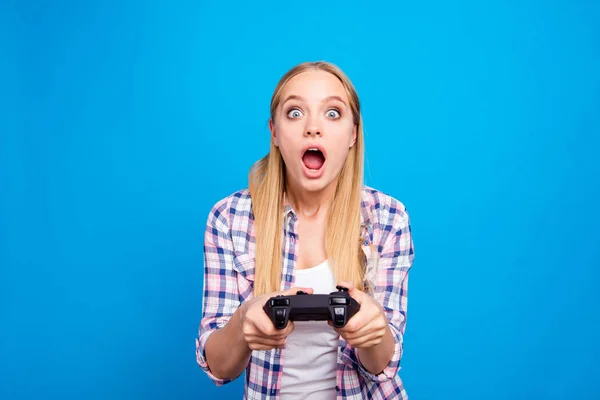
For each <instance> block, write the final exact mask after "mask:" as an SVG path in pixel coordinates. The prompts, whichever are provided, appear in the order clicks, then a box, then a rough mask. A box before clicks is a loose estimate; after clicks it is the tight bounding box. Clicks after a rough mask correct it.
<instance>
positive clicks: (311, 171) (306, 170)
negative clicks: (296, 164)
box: [300, 143, 327, 179]
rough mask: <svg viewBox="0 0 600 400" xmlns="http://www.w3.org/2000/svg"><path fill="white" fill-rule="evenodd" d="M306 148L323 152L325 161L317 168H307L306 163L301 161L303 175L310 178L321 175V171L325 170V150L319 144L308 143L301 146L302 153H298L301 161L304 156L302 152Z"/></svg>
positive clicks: (305, 150)
mask: <svg viewBox="0 0 600 400" xmlns="http://www.w3.org/2000/svg"><path fill="white" fill-rule="evenodd" d="M308 149H317V150H319V151H320V152H321V153H323V157H324V158H325V161H324V162H323V165H322V166H321V168H319V169H318V170H314V169H310V168H307V167H306V165H304V163H303V162H302V170H303V171H304V175H305V176H306V177H307V178H311V179H317V178H320V177H321V176H322V175H323V173H324V172H325V165H326V164H327V152H326V151H325V148H324V147H323V146H321V145H320V144H318V143H309V144H307V145H306V146H304V147H303V148H302V153H301V154H300V160H301V161H302V157H304V153H306V152H307V151H308Z"/></svg>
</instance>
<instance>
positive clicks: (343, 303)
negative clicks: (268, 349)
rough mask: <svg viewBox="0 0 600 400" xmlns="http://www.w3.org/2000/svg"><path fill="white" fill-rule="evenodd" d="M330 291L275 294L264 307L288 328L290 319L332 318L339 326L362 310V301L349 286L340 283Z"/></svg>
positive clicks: (278, 324) (277, 324)
mask: <svg viewBox="0 0 600 400" xmlns="http://www.w3.org/2000/svg"><path fill="white" fill-rule="evenodd" d="M336 289H337V290H338V291H337V292H331V293H330V294H307V293H305V292H302V291H298V292H297V293H296V294H295V295H292V296H284V295H279V296H275V297H271V298H270V299H269V300H268V301H267V302H266V303H265V305H264V307H263V309H264V310H265V312H266V313H267V315H268V316H269V318H270V319H271V321H273V325H274V326H275V328H276V329H284V328H285V327H286V326H287V323H288V321H332V323H333V326H335V327H336V328H343V327H344V326H346V324H347V323H348V321H349V320H350V318H352V317H353V316H354V314H356V313H357V312H358V310H360V304H358V303H357V302H356V300H354V299H353V298H352V297H350V295H349V294H348V289H346V288H345V287H342V286H336Z"/></svg>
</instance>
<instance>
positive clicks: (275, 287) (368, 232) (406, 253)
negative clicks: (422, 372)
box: [196, 62, 413, 400]
mask: <svg viewBox="0 0 600 400" xmlns="http://www.w3.org/2000/svg"><path fill="white" fill-rule="evenodd" d="M269 127H270V131H271V138H270V141H271V146H270V151H269V154H268V155H266V156H265V157H264V158H263V159H261V160H260V161H259V162H258V163H257V164H256V165H255V166H253V168H252V169H251V171H250V176H249V189H245V190H241V191H238V192H236V193H234V194H232V195H230V196H228V197H227V198H225V199H223V200H221V201H219V202H218V203H217V204H216V205H215V206H214V208H213V209H212V210H211V212H210V215H209V218H208V222H207V228H206V236H205V267H204V274H205V275H204V297H203V317H202V321H201V324H200V329H199V336H198V338H197V340H196V357H197V361H198V363H199V365H200V366H201V367H202V369H204V370H205V371H206V372H207V373H208V375H209V376H210V378H211V379H212V380H213V381H214V382H215V383H216V384H217V385H222V384H225V383H227V382H230V381H231V380H233V379H235V378H237V377H238V376H240V375H241V374H242V373H243V372H244V370H245V371H246V385H245V395H244V398H248V399H259V398H260V399H263V398H272V399H278V398H281V399H300V398H302V399H334V398H338V399H363V398H372V399H388V400H389V399H406V398H407V396H406V392H405V390H404V387H403V384H402V381H401V379H400V378H399V376H398V371H399V369H400V366H399V365H400V359H401V356H402V348H403V342H402V338H403V334H404V326H405V317H406V304H407V300H406V299H407V297H406V296H407V283H408V271H409V269H410V268H411V265H412V261H413V243H412V237H411V230H410V224H409V219H408V215H407V213H406V210H405V208H404V206H403V205H402V204H401V203H400V202H399V201H397V200H395V199H394V198H392V197H390V196H388V195H385V194H383V193H381V192H380V191H377V190H375V189H372V188H369V187H366V186H364V185H363V146H364V144H363V143H364V141H363V132H362V118H361V113H360V103H359V99H358V96H357V94H356V91H355V89H354V87H353V85H352V83H351V82H350V80H349V79H348V78H347V76H346V75H345V74H344V73H343V72H342V71H341V70H340V69H339V68H338V67H336V66H335V65H332V64H329V63H325V62H317V63H303V64H300V65H298V66H296V67H294V68H292V69H291V70H290V71H288V72H287V73H286V74H285V75H284V76H283V77H282V78H281V80H280V82H279V83H278V85H277V87H276V89H275V92H274V94H273V97H272V101H271V118H270V122H269ZM338 284H339V285H342V286H345V287H347V288H349V294H350V296H352V297H353V298H354V299H356V300H357V302H358V303H359V304H360V310H359V311H358V313H357V314H355V315H354V316H353V317H352V318H351V319H350V320H349V321H348V323H347V325H346V326H345V327H344V328H340V329H337V328H334V327H333V325H332V324H331V323H330V322H324V321H307V322H295V323H293V322H290V323H289V324H288V325H287V327H286V328H285V329H283V330H277V329H275V328H274V326H273V323H272V322H271V320H270V319H269V318H268V316H267V315H266V313H265V311H264V310H263V305H264V304H265V303H266V301H267V300H268V299H269V298H270V297H272V296H275V295H277V294H295V293H296V291H298V290H303V291H305V292H307V293H309V294H313V293H324V294H327V293H330V292H333V291H335V290H336V286H337V285H338Z"/></svg>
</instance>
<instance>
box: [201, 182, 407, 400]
mask: <svg viewBox="0 0 600 400" xmlns="http://www.w3.org/2000/svg"><path fill="white" fill-rule="evenodd" d="M284 218H285V219H284V242H283V251H284V255H285V256H284V258H283V267H282V268H283V269H282V276H281V289H282V290H285V289H289V288H291V287H293V286H294V266H295V260H296V257H297V254H296V249H297V246H296V240H297V238H298V233H297V232H298V219H297V217H296V214H295V213H294V211H293V210H292V208H291V207H290V206H289V205H287V204H286V205H285V209H284ZM253 221H254V216H253V213H252V207H251V199H250V194H249V192H248V190H247V189H244V190H241V191H238V192H236V193H233V194H232V195H230V196H228V197H226V198H224V199H222V200H221V201H219V202H218V203H217V204H215V206H214V207H213V209H212V210H211V212H210V214H209V217H208V221H207V226H206V232H205V243H204V261H205V265H204V290H203V291H204V297H203V302H202V311H203V317H202V320H201V322H200V328H199V332H198V337H197V338H196V359H197V362H198V364H199V365H200V367H201V368H202V369H203V370H204V371H205V372H206V373H207V374H208V376H209V377H210V378H211V379H212V381H213V382H214V383H215V384H216V385H218V386H220V385H223V384H226V383H228V382H230V381H231V380H230V379H227V380H223V379H218V378H217V377H215V376H214V375H213V374H212V373H211V371H210V367H209V365H208V363H207V361H206V354H205V345H206V341H207V339H208V337H209V335H210V334H211V333H213V332H214V331H215V330H217V329H219V328H221V327H223V326H224V325H225V324H226V323H227V321H228V320H229V318H230V317H231V316H232V314H233V313H234V312H235V311H236V309H237V308H238V307H239V306H240V304H241V303H242V302H244V301H247V300H249V299H251V298H252V284H253V281H254V252H255V243H256V241H255V231H254V227H253V226H254V224H253ZM361 221H362V238H361V240H362V249H363V251H364V253H365V256H366V259H367V269H366V277H365V283H366V284H367V285H370V286H369V287H371V288H373V290H371V291H370V294H371V295H372V296H373V297H374V298H375V299H376V300H377V301H379V303H380V304H382V306H383V309H384V312H385V314H386V316H387V318H388V321H389V324H390V329H391V331H392V333H393V336H394V338H395V349H394V355H393V356H392V359H391V361H390V362H389V364H388V365H387V367H386V368H385V369H384V370H383V371H382V372H381V373H379V374H378V375H374V374H372V373H370V372H369V371H367V370H366V369H365V368H364V367H363V366H362V365H361V363H360V361H359V359H358V357H357V353H356V350H355V349H354V348H352V347H351V346H350V345H348V344H347V343H346V341H345V340H343V339H342V338H341V337H340V339H339V344H338V360H337V378H336V390H337V399H357V400H358V399H366V398H369V399H387V400H390V399H402V400H404V399H407V398H408V397H407V395H406V391H405V389H404V385H403V383H402V380H401V379H400V377H399V375H398V372H399V370H400V359H401V357H402V351H403V335H404V327H405V321H406V306H407V284H408V271H409V270H410V268H411V266H412V262H413V257H414V252H413V242H412V236H411V228H410V222H409V218H408V214H407V213H406V210H405V208H404V206H403V205H402V203H400V202H399V201H397V200H396V199H394V198H392V197H390V196H388V195H386V194H384V193H382V192H380V191H377V190H375V189H372V188H369V187H367V186H364V188H363V195H362V216H361ZM374 250H376V251H374ZM284 352H285V348H284V349H273V350H267V351H257V350H255V351H253V352H252V355H251V358H250V362H249V364H248V366H247V368H246V384H245V390H244V399H249V400H255V399H279V393H280V385H281V376H282V369H283V368H285V366H284V365H283V360H284V357H283V356H284Z"/></svg>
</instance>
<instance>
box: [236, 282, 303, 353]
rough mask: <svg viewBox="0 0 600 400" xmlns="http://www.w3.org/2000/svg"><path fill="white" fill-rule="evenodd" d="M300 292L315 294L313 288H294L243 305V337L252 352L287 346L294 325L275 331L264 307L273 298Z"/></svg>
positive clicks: (289, 324)
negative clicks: (286, 341) (287, 339)
mask: <svg viewBox="0 0 600 400" xmlns="http://www.w3.org/2000/svg"><path fill="white" fill-rule="evenodd" d="M299 290H302V291H304V292H306V293H308V294H312V293H313V289H311V288H300V287H294V288H291V289H288V290H285V291H283V292H277V293H271V294H265V295H262V296H259V297H257V298H255V299H252V300H250V301H248V302H247V303H244V304H242V307H241V308H242V309H241V311H242V313H241V321H242V335H243V337H244V340H245V342H246V344H247V345H248V347H249V348H250V349H251V350H271V349H274V348H282V347H283V346H285V340H286V338H287V337H288V336H289V335H290V333H292V331H293V330H294V323H293V322H292V321H288V324H287V326H286V327H285V328H284V329H275V326H274V325H273V322H272V321H271V319H270V318H269V317H268V316H267V314H266V313H265V310H264V309H263V306H264V305H265V303H266V302H267V300H269V299H270V298H271V297H275V296H277V295H284V296H290V295H295V294H296V292H297V291H299Z"/></svg>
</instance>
